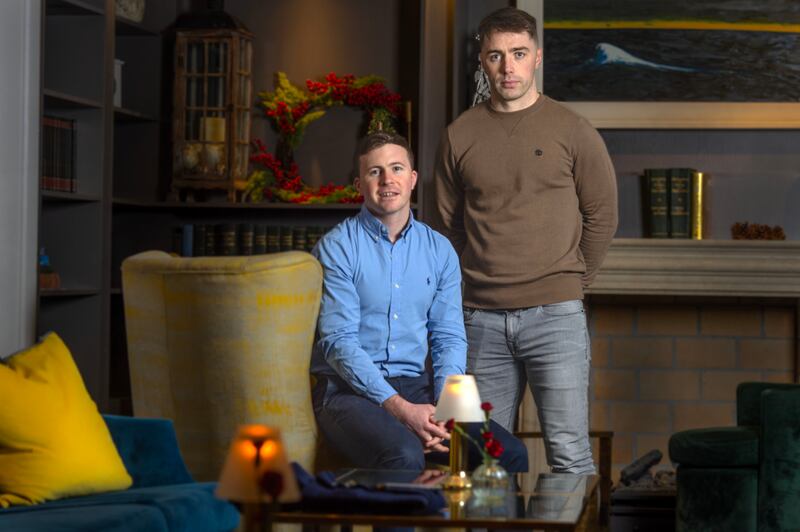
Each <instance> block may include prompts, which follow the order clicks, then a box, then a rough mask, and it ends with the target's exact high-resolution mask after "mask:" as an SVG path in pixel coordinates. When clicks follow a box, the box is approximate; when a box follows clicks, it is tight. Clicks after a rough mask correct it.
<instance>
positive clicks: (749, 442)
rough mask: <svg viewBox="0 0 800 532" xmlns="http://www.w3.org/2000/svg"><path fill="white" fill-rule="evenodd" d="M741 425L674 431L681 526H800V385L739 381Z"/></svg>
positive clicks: (732, 530)
mask: <svg viewBox="0 0 800 532" xmlns="http://www.w3.org/2000/svg"><path fill="white" fill-rule="evenodd" d="M736 425H737V426H735V427H719V428H708V429H695V430H686V431H682V432H678V433H676V434H673V436H672V437H671V438H670V441H669V454H670V458H671V459H672V461H673V462H676V463H677V464H678V468H677V483H678V499H677V507H676V530H677V531H678V532H693V531H701V530H702V531H713V530H720V531H722V530H724V531H727V532H736V531H748V532H749V531H758V532H772V531H775V532H777V531H786V530H800V385H794V384H771V383H760V382H747V383H742V384H740V385H739V386H738V388H737V390H736Z"/></svg>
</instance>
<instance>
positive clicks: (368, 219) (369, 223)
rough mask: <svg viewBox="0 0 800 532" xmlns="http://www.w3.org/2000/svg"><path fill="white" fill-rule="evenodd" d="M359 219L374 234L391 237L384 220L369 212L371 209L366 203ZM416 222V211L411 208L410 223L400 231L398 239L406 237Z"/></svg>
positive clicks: (409, 213)
mask: <svg viewBox="0 0 800 532" xmlns="http://www.w3.org/2000/svg"><path fill="white" fill-rule="evenodd" d="M358 221H359V222H360V223H361V225H363V226H364V228H365V229H366V230H367V232H369V233H370V234H371V235H372V236H375V237H378V238H380V237H383V238H389V231H388V230H387V229H386V226H385V225H383V222H381V221H380V220H378V219H377V218H375V216H374V215H373V214H372V213H371V212H369V209H367V206H366V205H362V206H361V211H360V212H359V213H358ZM414 223H415V222H414V213H413V212H412V211H411V209H409V210H408V223H407V224H406V226H405V227H404V228H403V230H402V231H400V235H398V237H397V238H398V239H400V238H405V236H406V235H407V234H408V231H409V230H410V229H411V226H412V225H414Z"/></svg>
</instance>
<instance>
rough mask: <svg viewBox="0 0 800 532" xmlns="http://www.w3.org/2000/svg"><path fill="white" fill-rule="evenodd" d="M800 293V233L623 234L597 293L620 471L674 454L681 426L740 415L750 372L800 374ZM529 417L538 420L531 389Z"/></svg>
mask: <svg viewBox="0 0 800 532" xmlns="http://www.w3.org/2000/svg"><path fill="white" fill-rule="evenodd" d="M798 302H800V243H795V242H778V243H776V242H734V241H699V242H698V241H674V240H672V241H653V240H639V239H637V240H615V241H614V244H613V245H612V249H611V251H610V252H609V256H608V258H607V259H606V262H605V263H604V266H603V269H602V270H601V273H600V275H598V278H597V281H596V282H595V284H594V285H593V286H592V290H591V292H590V294H589V295H588V296H587V299H586V303H587V310H588V317H589V327H590V331H591V336H592V375H591V388H590V391H589V404H590V425H591V427H592V428H593V429H597V430H611V431H614V439H613V453H612V462H613V467H612V472H613V478H614V481H615V482H616V481H617V480H618V478H619V471H620V469H622V467H624V466H625V465H627V464H629V463H630V462H631V461H633V460H634V459H635V458H637V457H639V456H642V455H643V454H645V453H646V452H648V451H649V450H651V449H659V450H660V451H661V452H662V453H663V454H664V459H663V460H662V462H661V464H660V465H659V467H664V466H669V465H670V463H669V454H668V452H667V442H668V441H669V437H670V435H671V434H672V433H674V432H676V431H679V430H684V429H689V428H697V427H710V426H724V425H734V424H735V422H736V421H735V418H736V408H735V407H736V403H735V391H736V385H737V384H738V383H740V382H743V381H751V380H754V381H762V380H763V381H772V382H793V381H796V379H797V370H798V365H797V360H798V353H799V352H800V349H798V319H799V318H798V310H799V309H800V304H799V303H798ZM528 395H529V394H528ZM520 428H522V429H524V430H538V423H537V421H536V419H535V410H534V408H533V407H532V401H531V399H530V397H529V396H528V397H527V398H526V401H525V403H524V405H523V408H522V413H521V419H520ZM596 443H597V442H594V445H595V449H594V450H595V456H597V447H596ZM530 451H531V458H532V462H533V464H532V465H533V467H536V468H537V469H544V467H545V464H544V457H543V450H542V448H541V444H534V445H533V446H532V447H531V449H530Z"/></svg>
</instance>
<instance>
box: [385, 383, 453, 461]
mask: <svg viewBox="0 0 800 532" xmlns="http://www.w3.org/2000/svg"><path fill="white" fill-rule="evenodd" d="M383 408H385V409H386V410H387V411H388V412H389V413H390V414H392V415H393V416H394V417H396V418H397V419H398V420H399V421H400V422H401V423H403V424H404V425H405V426H406V427H408V430H410V431H411V432H413V433H414V434H416V435H417V437H418V438H419V439H420V441H421V442H422V446H423V452H425V453H430V452H433V451H439V452H447V447H445V446H444V445H443V444H442V442H443V441H444V440H449V439H450V433H449V432H448V431H447V429H445V428H444V424H445V422H444V421H436V420H435V419H434V418H433V414H434V412H435V411H436V407H435V406H433V405H432V404H421V405H418V404H414V403H410V402H408V401H406V400H405V399H403V398H402V397H400V395H399V394H396V395H393V396H391V397H390V398H388V399H387V400H386V401H384V402H383Z"/></svg>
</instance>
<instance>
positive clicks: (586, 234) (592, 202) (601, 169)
mask: <svg viewBox="0 0 800 532" xmlns="http://www.w3.org/2000/svg"><path fill="white" fill-rule="evenodd" d="M572 146H573V150H574V169H573V175H574V176H575V190H576V191H577V194H578V205H579V208H580V211H581V216H582V217H583V231H582V233H581V241H580V250H581V254H582V255H583V259H584V261H585V263H586V273H585V274H584V275H583V279H582V281H583V286H584V288H585V287H587V286H589V285H590V284H591V283H592V281H593V280H594V278H595V276H596V275H597V271H598V270H599V269H600V266H601V265H602V263H603V259H604V258H605V256H606V253H607V252H608V248H609V246H610V245H611V240H612V239H613V238H614V233H615V232H616V230H617V219H618V215H617V176H616V173H615V172H614V165H613V164H612V163H611V157H609V155H608V150H607V149H606V145H605V143H604V142H603V138H602V137H601V136H600V134H599V133H598V132H597V130H596V129H594V128H593V127H592V126H591V125H590V124H589V123H588V122H587V121H586V120H585V119H581V120H580V122H579V123H578V125H577V127H576V130H575V131H574V133H573V143H572Z"/></svg>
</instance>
